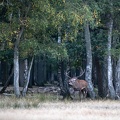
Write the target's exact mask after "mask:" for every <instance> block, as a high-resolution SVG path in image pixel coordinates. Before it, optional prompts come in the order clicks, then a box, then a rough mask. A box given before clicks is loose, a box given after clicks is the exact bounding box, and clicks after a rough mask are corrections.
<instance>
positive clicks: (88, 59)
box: [0, 0, 120, 100]
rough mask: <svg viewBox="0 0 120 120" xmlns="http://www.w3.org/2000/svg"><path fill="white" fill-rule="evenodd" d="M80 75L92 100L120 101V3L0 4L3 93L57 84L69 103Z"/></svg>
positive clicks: (48, 0)
mask: <svg viewBox="0 0 120 120" xmlns="http://www.w3.org/2000/svg"><path fill="white" fill-rule="evenodd" d="M68 71H69V72H68ZM66 73H68V74H69V76H68V74H67V75H66ZM76 76H77V77H79V79H82V80H85V81H87V83H88V86H87V89H88V97H90V98H91V99H96V98H109V99H118V100H119V99H120V1H119V0H90V1H89V0H0V86H1V89H0V94H3V93H4V92H5V90H6V88H7V87H8V86H13V88H14V95H15V96H16V97H17V98H19V97H20V96H23V97H25V96H26V95H27V91H28V88H32V87H33V86H37V87H40V86H46V85H48V84H52V85H55V86H56V85H57V86H58V87H59V88H60V90H61V93H60V94H61V95H62V96H63V98H68V97H70V91H69V84H68V80H69V79H70V77H71V78H73V77H76ZM20 87H22V88H23V89H22V91H21V90H20Z"/></svg>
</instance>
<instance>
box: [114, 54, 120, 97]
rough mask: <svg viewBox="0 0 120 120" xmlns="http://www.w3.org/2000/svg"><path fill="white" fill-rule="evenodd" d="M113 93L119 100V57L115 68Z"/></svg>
mask: <svg viewBox="0 0 120 120" xmlns="http://www.w3.org/2000/svg"><path fill="white" fill-rule="evenodd" d="M115 93H116V98H117V99H120V55H119V58H118V61H117V66H116V71H115Z"/></svg>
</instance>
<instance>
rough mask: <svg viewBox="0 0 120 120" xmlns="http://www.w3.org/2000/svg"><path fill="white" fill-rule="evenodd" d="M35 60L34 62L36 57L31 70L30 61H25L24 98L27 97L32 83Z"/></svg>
mask: <svg viewBox="0 0 120 120" xmlns="http://www.w3.org/2000/svg"><path fill="white" fill-rule="evenodd" d="M33 60H34V57H33V58H32V60H31V63H30V66H29V69H28V60H27V59H26V60H25V72H24V77H25V82H24V87H23V91H22V96H24V97H25V96H26V93H27V89H28V84H29V81H30V73H31V69H32V65H33Z"/></svg>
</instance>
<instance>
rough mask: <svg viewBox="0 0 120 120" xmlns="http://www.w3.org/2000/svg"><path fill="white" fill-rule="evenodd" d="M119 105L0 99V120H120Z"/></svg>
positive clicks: (36, 97) (49, 97)
mask: <svg viewBox="0 0 120 120" xmlns="http://www.w3.org/2000/svg"><path fill="white" fill-rule="evenodd" d="M119 118H120V101H116V100H90V99H86V100H82V101H79V100H73V101H72V100H65V101H62V100H58V98H56V97H55V96H53V95H50V94H42V95H41V94H36V95H32V96H31V95H28V96H27V97H26V98H20V99H17V98H15V97H14V96H3V95H2V96H0V120H119Z"/></svg>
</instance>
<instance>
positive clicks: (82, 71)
mask: <svg viewBox="0 0 120 120" xmlns="http://www.w3.org/2000/svg"><path fill="white" fill-rule="evenodd" d="M80 69H81V70H80V73H81V74H80V75H79V76H76V77H77V78H79V77H81V76H82V75H83V74H84V73H85V69H84V70H83V69H82V67H80Z"/></svg>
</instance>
